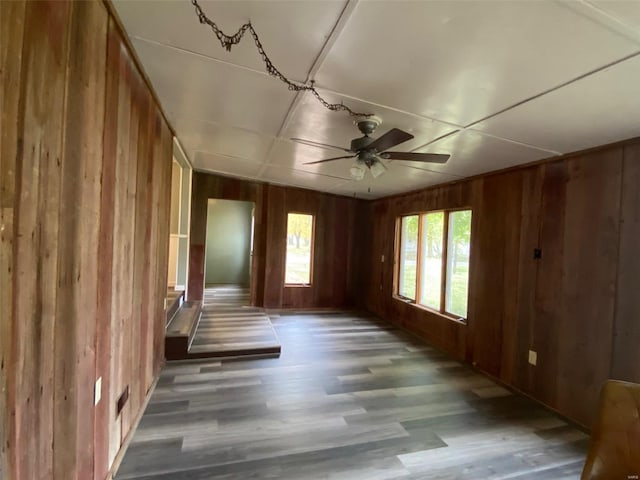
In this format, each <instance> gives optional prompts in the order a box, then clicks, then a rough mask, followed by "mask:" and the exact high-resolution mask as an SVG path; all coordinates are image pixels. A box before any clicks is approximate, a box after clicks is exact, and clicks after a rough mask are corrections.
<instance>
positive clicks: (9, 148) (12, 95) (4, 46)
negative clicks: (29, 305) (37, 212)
mask: <svg viewBox="0 0 640 480" xmlns="http://www.w3.org/2000/svg"><path fill="white" fill-rule="evenodd" d="M24 22H25V2H23V1H19V2H0V112H1V116H0V416H1V418H0V478H4V477H5V473H6V476H7V477H9V475H10V473H9V472H14V471H15V462H14V459H13V458H12V457H11V456H10V455H8V452H7V444H8V443H9V442H10V439H12V438H13V437H14V435H15V424H14V418H15V417H14V414H15V408H14V404H13V401H12V398H13V395H12V394H10V390H11V391H13V384H14V382H13V381H12V380H11V379H10V378H9V377H10V373H11V372H13V371H15V368H16V366H15V362H14V358H15V357H14V356H13V355H12V354H11V349H12V348H13V346H12V344H13V341H12V340H13V338H14V337H13V309H12V304H13V293H14V272H15V270H14V255H13V248H14V242H15V238H14V223H15V220H14V212H15V210H16V208H17V205H16V203H17V202H16V171H17V169H18V161H19V160H18V155H19V154H21V153H22V152H21V151H19V148H18V122H17V119H18V116H19V115H18V112H19V106H20V105H19V99H20V88H21V87H20V83H21V73H22V68H21V66H22V40H23V36H24ZM3 472H4V473H3ZM11 474H12V473H11Z"/></svg>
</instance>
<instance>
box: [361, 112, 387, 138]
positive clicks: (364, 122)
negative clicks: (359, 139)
mask: <svg viewBox="0 0 640 480" xmlns="http://www.w3.org/2000/svg"><path fill="white" fill-rule="evenodd" d="M381 123H382V119H381V118H380V117H377V116H375V115H371V116H370V117H364V118H361V119H359V120H356V122H355V124H356V125H357V126H358V129H359V130H360V131H361V132H362V133H364V134H365V136H366V135H371V134H372V133H373V132H375V131H376V128H378V127H379V126H380V124H381Z"/></svg>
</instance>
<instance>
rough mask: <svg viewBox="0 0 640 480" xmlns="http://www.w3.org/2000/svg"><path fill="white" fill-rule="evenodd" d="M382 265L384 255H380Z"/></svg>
mask: <svg viewBox="0 0 640 480" xmlns="http://www.w3.org/2000/svg"><path fill="white" fill-rule="evenodd" d="M380 261H381V262H382V263H384V255H382V257H381V260H380Z"/></svg>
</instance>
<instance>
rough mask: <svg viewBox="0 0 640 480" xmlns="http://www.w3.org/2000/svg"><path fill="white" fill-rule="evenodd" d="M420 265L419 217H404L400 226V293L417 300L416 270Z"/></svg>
mask: <svg viewBox="0 0 640 480" xmlns="http://www.w3.org/2000/svg"><path fill="white" fill-rule="evenodd" d="M417 264H418V216H417V215H411V216H409V217H402V222H401V225H400V262H399V265H400V270H399V272H398V293H399V294H400V295H402V296H403V297H407V298H410V299H412V300H415V299H416V270H417Z"/></svg>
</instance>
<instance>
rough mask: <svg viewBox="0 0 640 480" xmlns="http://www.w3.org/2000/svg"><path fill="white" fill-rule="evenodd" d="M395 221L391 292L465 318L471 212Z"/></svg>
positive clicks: (439, 310)
mask: <svg viewBox="0 0 640 480" xmlns="http://www.w3.org/2000/svg"><path fill="white" fill-rule="evenodd" d="M398 220H399V221H398V224H399V228H398V238H397V241H396V245H397V252H396V265H397V270H396V286H397V288H396V292H395V293H396V294H398V295H399V296H401V297H403V298H406V299H409V300H412V301H414V302H416V303H417V304H419V305H422V306H425V307H427V308H430V309H433V310H436V311H438V312H441V313H445V314H449V315H452V316H456V317H460V318H466V317H467V306H468V297H469V253H470V249H471V210H445V211H438V212H427V213H421V214H418V215H407V216H404V217H400V218H399V219H398ZM416 299H417V300H416Z"/></svg>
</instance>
